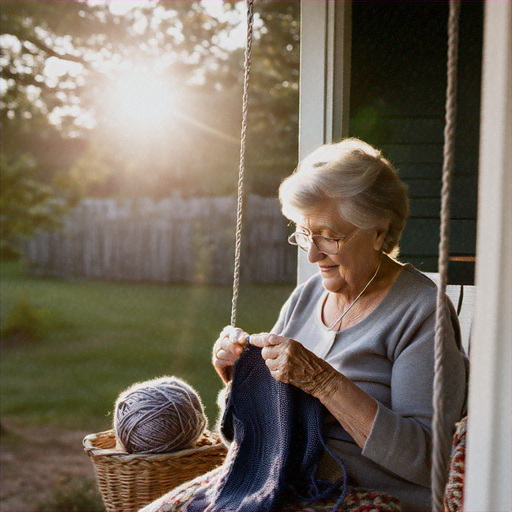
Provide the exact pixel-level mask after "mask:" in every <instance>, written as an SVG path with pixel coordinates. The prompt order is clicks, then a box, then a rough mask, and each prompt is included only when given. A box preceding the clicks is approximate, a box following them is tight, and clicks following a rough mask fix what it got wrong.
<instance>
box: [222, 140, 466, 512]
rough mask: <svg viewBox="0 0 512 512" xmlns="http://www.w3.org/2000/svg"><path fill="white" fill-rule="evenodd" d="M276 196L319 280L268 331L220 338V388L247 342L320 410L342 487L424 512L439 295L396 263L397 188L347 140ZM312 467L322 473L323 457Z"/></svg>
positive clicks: (451, 350)
mask: <svg viewBox="0 0 512 512" xmlns="http://www.w3.org/2000/svg"><path fill="white" fill-rule="evenodd" d="M279 193H280V200H281V204H282V210H283V213H284V215H285V216H286V217H287V218H289V219H290V220H291V221H293V223H295V225H296V231H295V233H293V234H292V235H291V236H290V238H289V241H290V243H292V244H294V245H298V246H299V247H300V248H301V249H303V250H304V251H307V253H308V258H309V261H310V262H311V263H314V264H316V265H317V266H318V273H317V274H316V275H314V276H313V277H312V278H311V279H309V280H308V281H306V282H305V283H303V284H301V285H300V286H298V287H297V288H296V289H295V291H294V292H293V293H292V295H291V296H290V298H289V299H288V300H287V301H286V303H285V304H284V306H283V308H282V310H281V313H280V316H279V319H278V321H277V323H276V325H275V326H274V328H273V329H272V332H271V333H263V334H252V335H251V336H250V337H249V335H248V333H246V332H244V331H242V330H241V329H226V330H225V331H223V333H221V336H220V337H219V339H218V340H217V341H216V343H215V346H214V349H213V353H214V357H213V364H214V367H215V369H216V370H217V372H218V373H219V375H220V376H221V378H222V379H223V380H224V382H226V383H227V382H229V380H230V378H231V370H232V368H233V365H234V364H235V362H236V361H237V358H238V357H239V356H240V354H241V353H242V351H243V350H244V346H243V345H244V343H245V342H246V340H249V341H250V343H251V344H252V345H256V346H258V347H261V348H262V351H261V355H262V357H263V359H264V360H265V363H266V366H267V367H268V369H269V370H270V374H271V375H272V377H273V378H274V379H276V380H277V381H280V382H284V383H289V384H292V385H293V386H296V387H298V388H300V389H301V390H303V391H304V392H306V393H308V394H310V395H312V396H314V397H316V398H318V400H319V401H320V402H321V403H322V404H323V405H324V406H325V407H326V408H327V410H328V411H329V414H328V415H327V417H326V419H325V423H324V427H325V430H324V432H325V438H326V440H327V447H328V448H329V449H330V450H331V451H333V452H334V453H335V454H337V455H338V456H339V457H340V458H341V459H342V460H343V461H344V463H345V465H346V468H347V472H348V477H349V483H351V484H352V485H355V486H361V487H365V488H369V489H375V490H382V491H385V492H387V493H390V494H391V495H394V496H396V497H398V498H399V499H400V501H401V504H402V507H403V509H404V510H425V511H427V510H431V501H430V499H431V494H430V467H431V461H430V452H431V444H432V431H431V423H432V416H433V407H432V389H433V378H434V327H435V309H436V293H437V292H436V286H435V284H434V283H433V282H432V281H430V280H429V279H428V278H427V277H426V276H424V275H423V274H422V273H421V272H419V271H418V270H416V269H415V268H414V267H413V266H412V265H410V264H402V263H400V262H399V261H398V260H397V259H396V258H395V255H396V254H397V253H398V242H399V239H400V236H401V234H402V231H403V229H404V226H405V223H406V219H407V216H408V212H409V208H408V199H407V193H406V187H405V185H404V184H403V183H402V182H401V181H400V180H399V178H398V176H397V173H396V171H395V170H394V169H393V167H392V166H391V164H390V163H389V162H388V161H387V160H386V159H385V158H383V157H382V155H381V154H380V152H379V151H378V150H376V149H374V148H373V147H371V146H370V145H368V144H366V143H364V142H362V141H360V140H357V139H346V140H343V141H342V142H340V143H338V144H332V145H325V146H322V147H321V148H319V149H317V150H316V151H314V152H313V153H312V154H311V155H310V156H309V157H307V158H306V159H305V160H304V161H303V162H301V163H300V165H299V166H298V168H297V170H296V171H295V172H294V173H293V174H292V175H291V176H289V177H288V178H287V179H286V180H285V181H284V182H283V183H282V185H281V187H280V191H279ZM449 307H450V311H451V325H450V328H449V330H448V333H447V339H446V343H445V346H446V349H445V350H446V356H445V357H446V363H445V364H446V367H447V368H449V371H447V373H446V379H447V382H446V397H445V400H446V411H445V421H446V423H447V424H449V425H453V424H454V423H455V422H456V421H457V420H459V419H460V417H461V414H462V412H463V407H464V402H465V396H466V382H467V358H466V357H465V355H464V354H463V351H462V349H461V343H460V333H459V327H458V322H457V317H456V314H455V312H454V310H453V306H452V305H451V304H449ZM322 460H323V459H322ZM320 470H321V471H323V472H324V473H329V471H331V469H330V466H329V462H328V461H327V460H325V461H323V463H322V464H321V467H320ZM332 471H334V469H332Z"/></svg>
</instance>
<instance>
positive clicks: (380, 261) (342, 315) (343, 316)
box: [328, 254, 383, 331]
mask: <svg viewBox="0 0 512 512" xmlns="http://www.w3.org/2000/svg"><path fill="white" fill-rule="evenodd" d="M382 256H383V254H381V257H380V260H379V265H378V266H377V270H376V271H375V274H373V276H372V277H371V279H370V280H369V281H368V282H367V283H366V286H365V287H364V288H363V289H362V290H361V293H360V294H359V295H358V296H357V297H356V298H355V299H354V300H353V301H352V304H350V306H349V307H348V308H347V309H346V310H345V311H343V313H342V314H341V315H340V316H339V317H338V318H337V319H336V321H335V322H334V323H333V324H331V326H330V327H328V329H329V331H332V330H333V329H334V328H335V327H336V326H337V325H338V324H339V323H340V322H341V321H342V320H343V319H344V318H345V315H346V314H347V313H348V312H349V311H350V310H351V309H352V307H353V306H354V304H355V303H356V302H357V301H358V300H359V298H360V297H361V295H363V293H364V292H365V291H366V289H367V288H368V286H370V285H371V284H372V282H373V280H374V279H375V278H376V277H377V274H378V273H379V270H380V264H381V263H382Z"/></svg>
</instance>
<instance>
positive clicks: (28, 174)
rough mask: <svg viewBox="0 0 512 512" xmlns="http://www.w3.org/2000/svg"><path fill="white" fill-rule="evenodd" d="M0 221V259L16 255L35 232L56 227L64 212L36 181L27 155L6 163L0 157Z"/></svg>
mask: <svg viewBox="0 0 512 512" xmlns="http://www.w3.org/2000/svg"><path fill="white" fill-rule="evenodd" d="M0 171H1V183H0V186H1V189H0V211H1V215H0V219H1V224H2V231H1V238H0V254H1V257H2V259H5V258H12V257H16V256H19V255H20V254H21V253H22V244H23V240H24V239H27V238H30V237H31V236H32V235H33V234H34V233H35V232H36V231H37V230H38V229H43V230H46V231H48V230H52V229H55V228H56V227H58V226H59V217H60V215H61V213H62V212H63V211H64V209H65V205H64V204H63V202H62V201H59V200H57V199H56V198H55V195H54V191H53V190H52V188H51V187H50V186H49V185H46V184H43V183H41V182H39V181H37V178H36V167H35V164H34V162H33V161H32V160H31V159H30V157H28V156H21V157H20V158H18V159H17V160H16V161H14V162H9V161H8V160H7V158H6V157H5V156H4V155H1V156H0Z"/></svg>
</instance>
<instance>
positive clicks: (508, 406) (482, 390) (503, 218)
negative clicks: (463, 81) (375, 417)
mask: <svg viewBox="0 0 512 512" xmlns="http://www.w3.org/2000/svg"><path fill="white" fill-rule="evenodd" d="M511 6H512V4H511V2H510V0H507V1H500V2H498V1H489V0H488V1H487V2H486V4H485V26H484V53H483V57H484V59H483V62H484V67H483V77H482V78H483V79H482V112H481V113H482V121H481V133H480V174H479V183H478V228H477V229H478V233H477V235H478V236H477V258H476V286H477V289H476V304H475V323H474V331H473V336H472V341H471V360H472V365H471V377H470V389H469V423H468V439H467V465H466V490H465V506H464V510H466V511H467V512H473V511H474V512H487V511H489V512H490V511H492V512H505V511H507V512H509V511H510V510H512V490H511V487H512V441H511V440H512V435H511V433H512V379H511V373H512V348H511V347H512V326H511V316H512V297H511V295H512V249H511V246H512V243H511V236H512V234H511V232H512V222H511V219H512V207H511V203H512V158H511V145H512V129H511V111H512V84H511V62H512V53H511V33H512V30H511V26H512V7H511ZM462 8H464V6H462Z"/></svg>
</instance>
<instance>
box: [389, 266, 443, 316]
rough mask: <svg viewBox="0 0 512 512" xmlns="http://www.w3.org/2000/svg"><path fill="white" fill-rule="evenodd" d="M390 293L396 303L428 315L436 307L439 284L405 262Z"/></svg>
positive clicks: (392, 300)
mask: <svg viewBox="0 0 512 512" xmlns="http://www.w3.org/2000/svg"><path fill="white" fill-rule="evenodd" d="M389 295H390V299H391V302H392V303H394V304H395V305H396V304H398V303H400V304H403V305H404V306H407V309H411V308H412V309H416V310H418V309H419V310H422V311H423V312H424V313H425V314H427V315H428V314H430V313H431V312H432V311H434V310H435V307H436V302H437V285H436V284H435V283H434V281H432V280H431V279H430V278H429V277H428V276H426V275H425V274H423V272H420V271H419V270H418V269H417V268H415V267H414V266H413V265H412V264H411V263H405V264H404V265H403V268H402V271H401V273H400V275H399V277H398V279H397V280H396V282H395V284H394V285H393V287H392V288H391V290H390V292H389Z"/></svg>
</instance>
